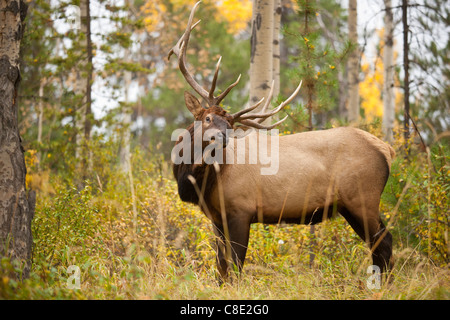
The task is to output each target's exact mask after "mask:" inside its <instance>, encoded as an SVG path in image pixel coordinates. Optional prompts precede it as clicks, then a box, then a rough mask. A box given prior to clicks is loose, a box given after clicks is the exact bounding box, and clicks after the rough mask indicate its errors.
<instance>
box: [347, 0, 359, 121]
mask: <svg viewBox="0 0 450 320" xmlns="http://www.w3.org/2000/svg"><path fill="white" fill-rule="evenodd" d="M357 12H358V8H357V0H349V5H348V37H349V40H350V41H351V42H352V43H353V44H355V46H356V47H355V49H354V50H353V51H352V52H351V53H350V55H349V59H348V86H349V96H348V121H349V122H357V121H358V120H359V78H358V76H359V50H358V31H357V17H358V15H357Z"/></svg>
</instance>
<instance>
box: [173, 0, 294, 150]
mask: <svg viewBox="0 0 450 320" xmlns="http://www.w3.org/2000/svg"><path fill="white" fill-rule="evenodd" d="M200 2H201V1H199V2H197V3H196V4H195V5H194V7H193V8H192V10H191V14H190V16H189V20H188V24H187V27H186V31H185V32H184V34H183V35H182V36H181V38H180V39H179V40H178V42H177V44H176V45H175V46H174V47H173V48H172V49H171V50H170V51H169V54H168V57H167V59H170V57H171V56H172V54H175V55H176V56H177V57H178V67H179V69H180V71H181V73H182V74H183V76H184V78H185V79H186V81H187V82H188V84H189V85H190V86H191V87H192V88H193V89H194V90H195V91H196V92H197V93H198V94H199V95H200V97H202V98H203V99H204V101H206V103H207V105H208V106H207V107H202V105H201V104H200V102H199V101H198V100H197V98H196V97H195V96H193V95H192V94H190V93H188V92H185V94H184V97H185V103H186V106H187V108H188V109H189V111H190V112H191V113H192V114H193V115H194V117H195V120H196V121H201V122H202V129H203V132H205V131H206V130H207V132H208V134H209V135H211V137H210V138H211V139H210V141H211V142H215V138H216V137H221V138H225V139H222V141H223V143H224V146H226V144H227V142H228V137H227V135H226V130H227V129H232V128H234V125H235V124H236V123H240V124H241V126H244V127H247V128H256V129H267V130H270V129H272V128H275V127H276V126H278V125H279V124H281V123H282V122H283V121H285V120H286V119H287V116H286V117H285V118H283V119H281V120H280V121H278V122H276V123H274V124H272V125H264V124H262V122H263V121H264V120H266V119H267V118H269V117H271V116H273V115H275V114H277V113H278V112H280V111H281V110H283V108H284V107H285V106H286V105H287V104H288V103H290V102H291V101H292V100H293V99H294V98H295V96H296V95H297V93H298V92H299V91H300V87H301V85H302V82H301V81H300V84H299V85H298V87H297V88H296V89H295V91H294V93H293V94H292V95H291V96H290V97H289V98H288V99H287V100H285V101H284V102H283V103H281V104H280V105H279V106H278V107H276V108H275V109H273V110H271V111H267V110H268V107H269V105H270V102H271V100H272V95H273V81H272V86H271V89H270V92H269V96H268V97H267V99H265V98H264V97H263V98H261V100H259V101H258V102H257V103H256V104H254V105H252V106H250V107H248V108H245V109H243V110H241V111H239V112H236V113H234V114H230V113H228V112H227V111H225V110H224V109H223V108H221V107H220V106H219V105H220V102H221V101H222V100H223V99H224V98H225V97H226V95H227V94H228V93H229V92H230V91H231V89H233V88H234V87H235V86H236V85H237V84H238V83H239V80H240V78H241V75H239V77H238V78H237V80H236V81H235V82H234V83H232V84H231V85H229V86H228V88H226V89H225V90H224V91H223V92H222V93H221V94H220V95H218V96H214V91H215V89H216V83H217V77H218V74H219V67H220V62H221V60H222V57H220V58H219V60H218V62H217V65H216V70H215V72H214V77H213V80H212V83H211V88H210V89H209V91H207V90H206V89H204V88H203V87H202V86H201V85H200V84H198V82H197V81H195V79H194V77H193V75H192V74H191V73H190V72H189V71H188V68H187V65H186V48H187V46H188V44H189V38H190V35H191V31H192V30H193V29H194V28H195V27H196V26H197V25H198V24H199V23H200V21H201V20H199V21H197V22H196V23H193V20H194V14H195V10H196V9H197V7H198V5H199V4H200ZM264 100H266V101H265V104H264V106H263V108H262V110H261V112H260V113H249V112H250V111H253V110H255V109H256V108H257V107H258V106H260V105H261V104H262V103H263V102H264Z"/></svg>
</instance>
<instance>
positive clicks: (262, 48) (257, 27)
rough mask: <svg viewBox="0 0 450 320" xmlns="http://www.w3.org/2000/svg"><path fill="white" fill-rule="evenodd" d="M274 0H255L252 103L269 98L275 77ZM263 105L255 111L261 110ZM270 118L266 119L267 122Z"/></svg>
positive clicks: (251, 77)
mask: <svg viewBox="0 0 450 320" xmlns="http://www.w3.org/2000/svg"><path fill="white" fill-rule="evenodd" d="M273 9H274V3H273V0H254V1H253V15H252V36H251V40H250V41H251V56H250V99H249V100H250V104H254V103H256V102H258V101H259V100H260V99H261V98H262V97H265V98H267V96H268V95H269V91H270V86H271V84H272V79H273V75H272V73H273V64H272V59H273V32H274V31H273V26H274V23H273V20H274V11H273ZM261 108H262V105H261V106H259V107H258V108H256V109H255V110H254V111H253V112H254V113H258V112H260V111H261ZM268 121H270V119H266V120H265V122H264V123H267V122H268Z"/></svg>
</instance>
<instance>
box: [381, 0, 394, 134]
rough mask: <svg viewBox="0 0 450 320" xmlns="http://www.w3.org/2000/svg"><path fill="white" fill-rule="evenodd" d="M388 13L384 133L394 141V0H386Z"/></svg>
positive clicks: (385, 19) (385, 44)
mask: <svg viewBox="0 0 450 320" xmlns="http://www.w3.org/2000/svg"><path fill="white" fill-rule="evenodd" d="M384 5H385V8H386V15H385V16H384V32H385V35H384V50H383V51H384V55H383V65H384V84H383V124H382V129H383V134H384V137H385V139H386V141H388V142H393V140H394V135H393V129H394V118H395V100H394V99H395V98H394V16H393V14H392V1H391V0H384Z"/></svg>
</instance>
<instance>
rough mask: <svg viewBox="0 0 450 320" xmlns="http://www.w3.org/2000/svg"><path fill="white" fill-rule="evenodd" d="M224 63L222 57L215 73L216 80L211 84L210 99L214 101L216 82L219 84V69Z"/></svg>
mask: <svg viewBox="0 0 450 320" xmlns="http://www.w3.org/2000/svg"><path fill="white" fill-rule="evenodd" d="M221 61H222V56H220V57H219V60H218V61H217V65H216V71H215V72H214V78H213V81H212V83H211V89H209V99H211V100H212V99H214V90H216V82H217V76H218V75H219V68H220V62H221Z"/></svg>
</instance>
